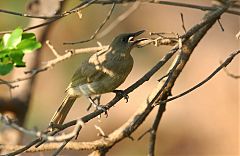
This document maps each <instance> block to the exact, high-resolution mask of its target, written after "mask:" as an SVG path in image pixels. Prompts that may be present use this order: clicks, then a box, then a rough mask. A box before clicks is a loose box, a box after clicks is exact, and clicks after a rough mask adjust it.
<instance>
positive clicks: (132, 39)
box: [129, 30, 145, 45]
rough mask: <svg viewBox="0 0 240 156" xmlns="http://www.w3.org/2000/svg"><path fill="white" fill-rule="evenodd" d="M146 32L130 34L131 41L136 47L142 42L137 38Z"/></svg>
mask: <svg viewBox="0 0 240 156" xmlns="http://www.w3.org/2000/svg"><path fill="white" fill-rule="evenodd" d="M144 32H145V30H141V31H138V32H135V33H131V34H129V35H130V38H129V39H130V41H131V42H132V45H136V44H138V43H139V42H141V41H142V40H141V39H138V40H135V37H137V36H139V35H141V34H142V33H144Z"/></svg>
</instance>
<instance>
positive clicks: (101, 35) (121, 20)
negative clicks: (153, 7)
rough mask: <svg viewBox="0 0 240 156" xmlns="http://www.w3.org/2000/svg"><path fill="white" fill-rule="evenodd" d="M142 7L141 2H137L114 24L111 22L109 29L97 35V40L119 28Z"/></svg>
mask: <svg viewBox="0 0 240 156" xmlns="http://www.w3.org/2000/svg"><path fill="white" fill-rule="evenodd" d="M139 6H140V2H139V1H137V2H135V3H134V4H133V5H132V6H131V7H130V8H129V9H128V10H127V11H125V12H124V13H122V14H121V15H120V16H118V17H117V18H116V19H115V20H114V21H113V22H111V23H110V24H109V25H108V27H107V28H105V29H104V30H103V31H102V32H100V33H99V34H98V35H97V39H99V38H102V37H104V36H106V35H107V34H108V33H110V32H111V31H112V30H113V29H114V28H115V27H116V26H118V25H119V24H120V23H121V22H123V21H124V20H125V19H126V18H127V17H129V16H130V15H131V14H132V13H133V12H134V11H136V10H137V8H138V7H139Z"/></svg>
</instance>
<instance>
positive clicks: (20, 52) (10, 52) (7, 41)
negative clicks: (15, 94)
mask: <svg viewBox="0 0 240 156" xmlns="http://www.w3.org/2000/svg"><path fill="white" fill-rule="evenodd" d="M40 47H41V43H39V42H38V41H37V40H36V36H35V34H33V33H23V30H22V29H21V28H16V29H15V30H14V31H13V32H12V33H11V34H4V35H3V37H2V38H0V75H6V74H8V73H9V72H10V71H11V70H12V69H13V67H14V66H15V67H25V62H23V57H24V55H25V54H26V53H29V52H33V51H34V50H36V49H38V48H40Z"/></svg>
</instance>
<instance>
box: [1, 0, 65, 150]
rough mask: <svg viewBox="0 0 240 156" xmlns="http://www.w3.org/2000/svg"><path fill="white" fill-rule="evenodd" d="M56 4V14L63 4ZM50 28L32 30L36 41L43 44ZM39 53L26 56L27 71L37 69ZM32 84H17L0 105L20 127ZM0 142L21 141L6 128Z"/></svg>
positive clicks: (33, 80) (31, 80)
mask: <svg viewBox="0 0 240 156" xmlns="http://www.w3.org/2000/svg"><path fill="white" fill-rule="evenodd" d="M58 3H60V4H61V6H59V7H58V11H57V12H56V14H57V13H59V12H60V11H61V9H62V6H63V2H58ZM38 5H39V6H38V7H39V8H42V9H44V8H45V7H44V6H41V7H40V5H41V3H40V2H39V4H38ZM41 13H42V12H41V9H40V10H39V15H41ZM52 14H53V12H52ZM40 22H42V20H39V19H31V21H30V23H29V26H33V25H36V24H39V23H40ZM50 28H51V25H47V26H46V27H44V28H41V29H37V30H33V31H32V32H33V33H34V34H35V35H36V37H37V38H38V40H39V41H40V42H42V43H43V42H44V41H45V40H46V37H47V34H48V32H49V31H50ZM41 53H42V49H40V50H38V51H36V52H34V53H30V54H28V55H26V57H25V61H26V62H27V67H28V69H27V70H33V69H36V68H38V67H39V64H40V58H41V57H40V55H41ZM23 70H26V69H23ZM23 70H14V71H13V75H12V76H13V77H16V78H18V77H19V75H22V74H24V72H23ZM34 82H35V79H34V78H32V79H28V80H26V81H24V82H23V81H22V82H21V83H19V87H17V88H14V89H13V90H12V99H9V100H4V103H1V105H0V109H1V111H2V112H4V113H8V114H9V115H11V116H12V117H13V118H16V119H17V121H18V124H19V125H21V126H22V125H23V124H24V121H25V117H26V114H27V112H28V108H29V106H30V100H31V95H32V93H33V89H34ZM8 114H7V115H8ZM7 136H9V137H7ZM0 140H1V143H6V142H7V143H8V144H11V143H12V144H16V143H18V142H20V141H21V135H20V133H19V132H17V131H16V130H13V129H10V128H6V129H4V130H3V131H1V135H0ZM3 152H4V151H3Z"/></svg>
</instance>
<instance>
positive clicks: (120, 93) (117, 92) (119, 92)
mask: <svg viewBox="0 0 240 156" xmlns="http://www.w3.org/2000/svg"><path fill="white" fill-rule="evenodd" d="M113 93H115V94H117V95H121V96H122V97H123V98H124V99H125V100H126V103H127V102H128V99H129V96H128V95H127V94H126V93H125V92H124V91H123V90H114V91H113Z"/></svg>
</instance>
